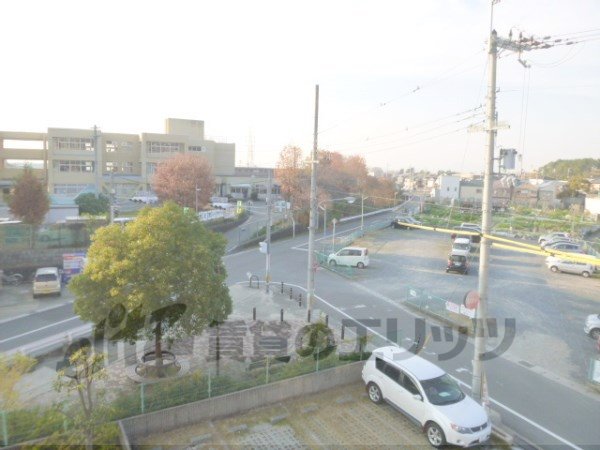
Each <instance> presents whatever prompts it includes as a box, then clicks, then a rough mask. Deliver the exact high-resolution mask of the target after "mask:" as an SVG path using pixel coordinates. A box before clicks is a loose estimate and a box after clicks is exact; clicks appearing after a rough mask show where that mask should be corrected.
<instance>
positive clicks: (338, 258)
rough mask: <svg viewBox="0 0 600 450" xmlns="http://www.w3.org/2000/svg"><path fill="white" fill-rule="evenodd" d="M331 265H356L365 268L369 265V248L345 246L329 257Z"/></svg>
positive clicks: (328, 261)
mask: <svg viewBox="0 0 600 450" xmlns="http://www.w3.org/2000/svg"><path fill="white" fill-rule="evenodd" d="M327 264H329V265H330V266H355V267H358V268H359V269H364V268H365V267H367V266H368V265H369V249H367V248H364V247H344V248H343V249H341V250H339V251H338V252H337V253H332V254H331V255H329V257H328V258H327Z"/></svg>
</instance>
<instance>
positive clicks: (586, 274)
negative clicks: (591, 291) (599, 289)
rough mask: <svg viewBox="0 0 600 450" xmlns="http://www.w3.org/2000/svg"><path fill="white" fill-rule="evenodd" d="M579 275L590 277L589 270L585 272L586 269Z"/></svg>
mask: <svg viewBox="0 0 600 450" xmlns="http://www.w3.org/2000/svg"><path fill="white" fill-rule="evenodd" d="M581 276H582V277H583V278H589V277H590V273H589V272H586V271H584V272H583V273H582V274H581Z"/></svg>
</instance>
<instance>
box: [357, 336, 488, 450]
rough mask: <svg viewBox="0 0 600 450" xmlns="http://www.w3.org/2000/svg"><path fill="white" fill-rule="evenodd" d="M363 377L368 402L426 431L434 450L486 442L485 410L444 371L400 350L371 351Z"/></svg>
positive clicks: (391, 347)
mask: <svg viewBox="0 0 600 450" xmlns="http://www.w3.org/2000/svg"><path fill="white" fill-rule="evenodd" d="M362 378H363V381H364V382H365V385H366V387H367V393H368V394H369V398H370V399H371V401H373V402H375V403H380V402H381V401H382V400H386V401H387V402H388V403H390V404H391V405H392V406H394V407H395V408H397V409H399V410H400V411H401V412H402V413H404V414H405V415H406V416H407V417H408V418H409V419H411V420H412V421H414V422H415V423H417V424H418V425H419V426H420V427H422V429H423V430H424V431H425V435H426V436H427V440H428V441H429V443H430V444H431V445H432V446H434V447H441V446H443V445H445V444H446V443H448V444H453V445H458V446H461V447H469V446H471V445H476V444H481V443H484V442H486V441H487V440H488V439H489V437H490V434H491V432H492V425H491V423H490V420H489V417H488V415H487V413H486V412H485V409H484V408H483V407H482V406H481V405H480V404H478V403H477V402H475V400H473V399H472V398H471V397H469V396H467V395H465V394H464V393H463V391H462V390H461V389H460V387H459V386H458V383H457V382H456V381H454V379H453V378H451V377H450V376H449V375H448V374H447V373H446V372H444V371H443V370H442V369H440V368H439V367H438V366H436V365H434V364H432V363H430V362H429V361H427V360H425V359H423V358H421V357H419V356H416V355H415V354H413V353H411V352H409V351H407V350H405V349H403V348H399V347H393V346H389V347H381V348H378V349H377V350H375V351H374V352H373V353H372V354H371V357H370V358H369V359H368V360H367V362H366V363H365V365H364V367H363V371H362Z"/></svg>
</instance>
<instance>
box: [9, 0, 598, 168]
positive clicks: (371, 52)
mask: <svg viewBox="0 0 600 450" xmlns="http://www.w3.org/2000/svg"><path fill="white" fill-rule="evenodd" d="M0 17H2V26H1V27H0V42H1V43H2V52H1V55H2V59H3V65H2V71H1V72H0V129H1V130H7V131H45V130H46V129H47V128H48V127H65V128H91V127H92V126H93V125H97V126H99V127H100V129H102V130H105V131H107V132H127V133H142V132H159V133H160V132H163V131H164V129H163V126H164V119H165V118H167V117H176V118H189V119H199V120H204V121H205V130H206V134H207V136H208V137H213V138H216V139H217V140H227V141H228V142H235V143H236V149H237V156H236V159H237V162H238V163H239V164H245V163H246V161H247V148H248V143H249V137H250V135H252V136H253V139H254V155H255V157H254V162H255V164H256V165H263V166H264V165H266V166H273V165H274V164H275V163H276V161H277V158H278V155H279V152H280V151H281V149H282V148H283V147H284V146H286V145H298V146H300V147H301V148H302V149H303V150H304V151H305V153H307V152H309V151H310V149H311V148H312V142H313V124H314V117H313V115H314V97H315V93H314V90H315V85H316V84H319V86H320V112H319V128H320V133H319V147H320V148H323V149H328V150H335V151H340V152H342V153H344V154H348V155H350V154H362V155H364V156H365V158H366V160H367V163H368V164H369V165H370V166H380V167H383V168H389V169H398V168H406V167H416V168H423V169H431V170H438V169H443V170H448V169H451V170H465V171H467V170H468V171H481V170H482V169H483V154H484V146H485V136H484V134H483V133H468V132H467V131H466V127H467V126H468V125H469V124H471V123H476V122H478V121H481V120H482V119H483V116H482V113H483V111H484V109H482V108H479V109H477V107H479V106H480V105H483V104H485V95H486V85H487V75H486V67H487V55H486V50H485V49H486V41H487V38H488V36H489V31H490V2H489V1H488V0H481V1H475V0H438V1H434V0H419V1H415V0H412V1H408V0H406V1H405V0H392V1H377V0H371V1H352V0H343V1H328V0H317V1H312V0H304V1H302V2H291V1H285V0H275V1H261V0H255V1H247V0H241V1H230V0H215V1H201V0H196V1H178V0H168V1H166V0H165V1H150V0H143V1H132V0H118V1H112V0H102V1H92V0H90V1H81V0H73V1H63V0H53V1H48V0H41V1H31V0H18V1H17V0H12V1H11V0H7V1H2V2H0ZM494 28H496V30H498V33H499V35H500V36H505V37H506V36H508V33H509V31H510V30H511V28H512V29H513V30H514V31H513V34H514V35H515V36H516V35H518V33H519V30H522V31H523V32H524V34H525V35H527V36H529V35H531V34H533V35H535V36H537V37H543V36H548V35H551V36H556V37H557V38H567V37H572V38H574V40H575V41H580V42H579V43H578V44H576V45H572V46H564V45H563V46H557V47H555V48H550V49H547V50H540V51H536V52H529V53H526V54H524V55H523V57H524V59H526V60H527V61H528V62H529V63H530V64H531V68H530V69H524V68H523V66H522V65H521V64H519V62H518V61H517V57H516V55H514V54H511V53H509V52H505V53H503V54H502V55H501V56H502V57H501V58H500V59H499V61H498V89H499V91H500V92H499V94H498V101H497V107H498V114H499V120H501V121H506V122H508V123H509V124H510V129H508V130H503V131H500V132H499V134H498V140H497V143H498V147H499V148H500V147H508V148H516V149H517V151H519V152H520V153H522V154H523V168H524V169H525V170H529V169H532V168H534V167H538V166H540V165H543V164H545V163H547V162H549V161H552V160H555V159H559V158H563V159H565V158H580V157H595V158H600V142H599V141H600V133H599V131H598V126H597V123H598V119H599V116H600V114H599V112H598V111H600V58H599V56H600V40H595V39H598V38H600V1H598V0H569V1H565V0H543V1H542V0H502V1H501V2H499V3H498V4H496V5H495V7H494ZM590 30H592V31H590ZM470 110H474V111H473V112H472V113H469V112H468V111H470ZM471 116H473V117H471Z"/></svg>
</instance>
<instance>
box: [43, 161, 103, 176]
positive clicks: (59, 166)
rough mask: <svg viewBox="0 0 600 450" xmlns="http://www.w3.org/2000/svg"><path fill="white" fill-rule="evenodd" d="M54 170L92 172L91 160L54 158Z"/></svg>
mask: <svg viewBox="0 0 600 450" xmlns="http://www.w3.org/2000/svg"><path fill="white" fill-rule="evenodd" d="M53 167H54V170H58V171H59V172H88V173H92V172H94V162H93V161H78V160H65V159H61V160H56V161H54V163H53Z"/></svg>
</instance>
